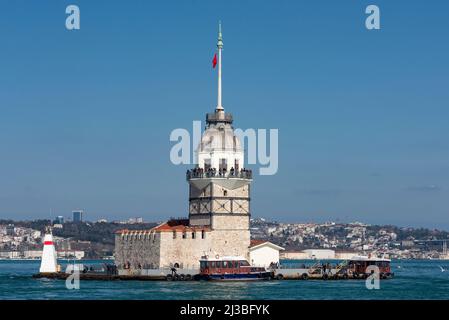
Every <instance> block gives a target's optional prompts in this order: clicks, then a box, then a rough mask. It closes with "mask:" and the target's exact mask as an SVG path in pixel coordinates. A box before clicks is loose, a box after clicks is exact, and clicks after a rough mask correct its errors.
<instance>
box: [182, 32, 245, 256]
mask: <svg viewBox="0 0 449 320" xmlns="http://www.w3.org/2000/svg"><path fill="white" fill-rule="evenodd" d="M217 48H218V101H217V107H216V108H215V112H213V113H209V114H207V115H206V130H205V132H204V134H203V136H202V138H201V143H200V144H199V146H198V148H197V150H196V157H197V166H196V168H194V169H192V170H189V171H188V172H187V181H188V182H189V224H190V225H191V226H208V227H210V228H211V230H212V231H213V232H212V233H211V236H212V237H213V247H214V250H215V251H216V252H217V253H220V254H222V255H242V256H246V255H247V252H248V247H249V244H250V231H249V219H250V184H251V182H252V173H251V171H249V170H246V169H244V167H243V165H244V152H243V148H242V147H241V144H240V141H239V139H238V137H237V136H236V135H235V133H234V128H233V126H232V122H233V118H232V115H231V114H230V113H226V112H225V111H224V108H223V106H222V101H221V97H222V94H221V93H222V90H221V50H222V48H223V40H222V34H221V25H220V27H219V33H218V43H217Z"/></svg>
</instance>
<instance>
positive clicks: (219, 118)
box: [206, 113, 232, 123]
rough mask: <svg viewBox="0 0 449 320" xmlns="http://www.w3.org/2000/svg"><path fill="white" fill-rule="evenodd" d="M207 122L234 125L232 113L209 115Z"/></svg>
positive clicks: (207, 115)
mask: <svg viewBox="0 0 449 320" xmlns="http://www.w3.org/2000/svg"><path fill="white" fill-rule="evenodd" d="M206 122H208V123H216V122H226V123H232V114H231V113H224V114H223V113H221V114H220V113H208V114H206Z"/></svg>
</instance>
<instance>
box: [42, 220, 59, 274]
mask: <svg viewBox="0 0 449 320" xmlns="http://www.w3.org/2000/svg"><path fill="white" fill-rule="evenodd" d="M57 270H58V262H57V259H56V250H55V245H54V244H53V235H52V233H51V228H50V227H47V229H46V230H45V236H44V250H43V251H42V259H41V267H40V269H39V272H40V273H51V272H57Z"/></svg>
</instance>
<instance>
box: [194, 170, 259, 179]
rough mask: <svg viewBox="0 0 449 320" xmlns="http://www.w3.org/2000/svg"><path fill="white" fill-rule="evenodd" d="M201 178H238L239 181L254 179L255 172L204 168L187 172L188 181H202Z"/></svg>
mask: <svg viewBox="0 0 449 320" xmlns="http://www.w3.org/2000/svg"><path fill="white" fill-rule="evenodd" d="M201 178H226V179H228V178H229V179H232V178H238V179H252V178H253V172H252V170H250V169H241V170H240V171H237V170H232V169H231V170H230V171H226V170H216V169H215V168H213V169H212V168H211V169H209V170H206V171H205V170H203V169H202V168H194V169H192V170H187V172H186V179H187V180H190V179H201Z"/></svg>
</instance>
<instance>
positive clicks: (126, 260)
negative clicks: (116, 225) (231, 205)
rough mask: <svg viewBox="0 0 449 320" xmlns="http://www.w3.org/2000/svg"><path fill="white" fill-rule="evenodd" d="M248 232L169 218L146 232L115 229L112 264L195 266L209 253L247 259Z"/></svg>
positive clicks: (140, 267)
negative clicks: (189, 223)
mask: <svg viewBox="0 0 449 320" xmlns="http://www.w3.org/2000/svg"><path fill="white" fill-rule="evenodd" d="M249 246H250V231H249V230H248V229H242V230H235V229H234V230H211V229H210V228H207V227H192V226H188V225H183V224H182V223H177V222H174V221H170V222H167V223H164V224H162V225H159V226H157V227H155V228H153V229H151V230H146V231H130V230H121V231H118V232H117V234H116V238H115V264H116V265H117V266H118V268H119V269H134V270H135V269H156V268H166V267H175V266H177V267H178V268H185V269H197V268H199V260H200V258H201V257H202V256H204V255H209V256H216V255H219V256H242V257H244V258H245V259H248V258H249Z"/></svg>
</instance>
